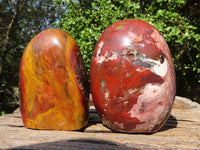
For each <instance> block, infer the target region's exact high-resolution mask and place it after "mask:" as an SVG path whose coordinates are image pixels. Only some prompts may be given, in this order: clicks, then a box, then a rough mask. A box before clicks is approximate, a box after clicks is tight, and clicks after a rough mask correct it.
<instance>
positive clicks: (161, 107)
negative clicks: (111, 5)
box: [90, 19, 176, 133]
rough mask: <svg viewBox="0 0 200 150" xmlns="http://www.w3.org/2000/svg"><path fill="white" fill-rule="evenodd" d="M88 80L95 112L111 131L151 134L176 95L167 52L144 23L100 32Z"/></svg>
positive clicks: (124, 24)
mask: <svg viewBox="0 0 200 150" xmlns="http://www.w3.org/2000/svg"><path fill="white" fill-rule="evenodd" d="M90 81H91V83H90V85H91V92H92V97H93V101H94V105H95V107H96V109H97V112H98V113H99V115H100V116H101V117H102V120H103V123H104V124H105V125H107V126H108V127H110V128H111V129H113V130H117V131H121V132H129V133H136V132H139V133H141V132H142V133H151V132H156V131H158V130H159V129H160V128H161V127H162V126H163V124H164V123H165V122H166V120H167V119H168V117H169V114H170V111H171V107H172V104H173V100H174V97H175V91H176V81H175V72H174V68H173V62H172V58H171V53H170V50H169V48H168V45H167V43H166V42H165V40H164V38H163V37H162V35H161V34H160V33H159V32H158V31H157V30H156V29H155V28H154V27H153V26H152V25H150V24H148V23H146V22H144V21H141V20H136V19H130V20H122V21H119V22H117V23H114V24H113V25H111V26H110V27H108V28H107V29H106V30H105V31H104V32H103V33H102V35H101V37H100V39H99V40H98V42H97V44H96V47H95V50H94V53H93V57H92V62H91V74H90Z"/></svg>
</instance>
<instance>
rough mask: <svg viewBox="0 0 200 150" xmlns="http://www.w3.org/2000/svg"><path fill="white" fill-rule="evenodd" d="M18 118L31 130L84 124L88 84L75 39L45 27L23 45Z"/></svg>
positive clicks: (85, 120) (86, 114)
mask: <svg viewBox="0 0 200 150" xmlns="http://www.w3.org/2000/svg"><path fill="white" fill-rule="evenodd" d="M19 89H20V102H21V106H20V107H21V114H22V120H23V123H24V125H25V126H26V127H28V128H34V129H52V130H77V129H80V128H82V127H84V126H86V125H87V123H88V113H89V110H88V97H89V83H88V79H87V73H86V69H85V66H84V62H83V59H82V56H81V54H80V51H79V48H78V46H77V44H76V42H75V40H74V39H73V38H72V37H71V36H70V35H69V34H68V33H66V32H65V31H62V30H59V29H48V30H45V31H43V32H41V33H39V34H38V35H36V36H35V37H34V38H33V39H32V40H31V42H30V43H29V44H28V46H27V47H26V50H25V52H24V54H23V57H22V59H21V64H20V83H19Z"/></svg>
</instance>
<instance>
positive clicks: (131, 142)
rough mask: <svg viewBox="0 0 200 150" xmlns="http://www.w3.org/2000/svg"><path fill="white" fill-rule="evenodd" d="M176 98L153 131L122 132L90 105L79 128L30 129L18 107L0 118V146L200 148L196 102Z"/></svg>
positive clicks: (88, 149) (89, 149) (118, 149)
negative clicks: (108, 124)
mask: <svg viewBox="0 0 200 150" xmlns="http://www.w3.org/2000/svg"><path fill="white" fill-rule="evenodd" d="M183 99H184V98H180V97H176V100H175V102H174V107H173V109H172V112H171V115H170V117H169V119H168V120H167V122H166V124H165V125H164V127H163V128H162V129H161V130H160V131H158V132H156V133H154V134H126V133H119V132H115V131H112V130H110V129H108V128H107V127H105V126H103V125H102V121H101V119H100V118H99V116H98V114H97V113H96V110H95V108H94V106H91V109H90V118H89V124H88V126H87V127H86V128H84V129H82V130H79V131H52V130H32V129H28V128H26V127H24V126H23V124H22V120H21V115H20V111H19V109H17V110H16V111H15V112H14V113H13V114H7V115H5V116H2V117H0V149H55V150H57V149H69V150H79V149H81V150H94V149H95V150H102V149H113V150H114V149H115V150H122V149H123V150H124V149H125V150H128V149H133V150H136V149H174V150H175V149H181V150H182V149H200V105H199V104H197V103H194V102H191V101H190V100H188V99H184V100H183Z"/></svg>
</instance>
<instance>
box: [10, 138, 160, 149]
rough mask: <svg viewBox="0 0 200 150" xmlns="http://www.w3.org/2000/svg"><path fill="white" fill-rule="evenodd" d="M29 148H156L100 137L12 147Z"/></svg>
mask: <svg viewBox="0 0 200 150" xmlns="http://www.w3.org/2000/svg"><path fill="white" fill-rule="evenodd" d="M29 149H42V150H140V149H155V150H157V149H158V148H157V147H152V146H148V145H144V144H134V143H131V144H129V145H120V144H117V143H114V142H111V141H106V140H100V139H71V140H62V141H55V142H46V143H42V144H33V145H28V146H21V147H16V148H12V150H29Z"/></svg>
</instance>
